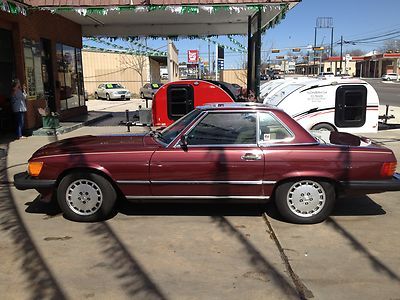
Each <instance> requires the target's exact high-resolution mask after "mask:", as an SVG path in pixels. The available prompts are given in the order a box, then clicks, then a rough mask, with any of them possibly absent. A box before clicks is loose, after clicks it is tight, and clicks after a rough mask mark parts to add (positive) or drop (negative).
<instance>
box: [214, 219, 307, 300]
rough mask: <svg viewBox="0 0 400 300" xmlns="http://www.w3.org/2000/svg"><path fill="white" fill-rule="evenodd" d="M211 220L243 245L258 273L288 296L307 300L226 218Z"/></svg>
mask: <svg viewBox="0 0 400 300" xmlns="http://www.w3.org/2000/svg"><path fill="white" fill-rule="evenodd" d="M211 219H212V221H213V222H214V223H215V224H216V225H217V226H218V227H219V228H220V229H221V230H222V231H223V232H225V233H227V234H228V235H229V236H233V237H234V238H236V239H237V240H238V241H239V242H240V243H241V244H242V245H243V247H244V248H245V249H246V254H247V258H248V260H249V262H250V263H251V265H253V266H254V268H256V269H257V271H258V272H260V273H261V274H265V275H266V277H268V279H271V281H272V282H273V283H274V285H275V286H276V287H278V288H279V289H280V290H281V291H282V292H283V293H284V294H285V295H286V296H290V297H295V298H297V297H299V298H300V299H305V297H304V295H302V294H301V293H300V294H299V292H298V291H296V289H295V288H294V287H293V286H292V285H291V284H290V282H289V281H288V279H287V278H285V277H284V276H283V275H282V274H281V273H280V272H279V271H278V270H277V269H276V268H275V267H274V265H273V264H272V263H271V262H269V261H268V260H267V259H266V258H265V257H264V256H263V255H262V254H261V253H260V252H259V251H258V250H257V248H256V247H255V246H254V245H253V244H252V243H251V242H250V241H249V240H248V239H247V238H246V237H245V235H244V234H243V233H241V232H240V231H238V230H237V229H236V228H235V226H233V225H232V224H231V223H230V222H229V221H228V220H227V219H226V218H224V217H222V216H212V217H211ZM275 263H276V262H275Z"/></svg>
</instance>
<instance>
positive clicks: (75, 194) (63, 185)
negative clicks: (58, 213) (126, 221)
mask: <svg viewBox="0 0 400 300" xmlns="http://www.w3.org/2000/svg"><path fill="white" fill-rule="evenodd" d="M74 183H75V184H76V185H73V184H74ZM81 184H82V186H80V185H81ZM85 187H86V189H85ZM85 191H87V192H85ZM67 193H69V198H68V197H67ZM99 193H100V194H99ZM80 197H82V199H81V198H80ZM67 198H68V199H67ZM100 199H101V200H100ZM116 200H117V193H116V191H115V189H114V187H113V186H112V185H111V183H110V182H109V181H108V180H107V179H106V178H104V177H103V176H100V175H98V174H95V173H91V172H86V171H81V172H74V173H70V174H67V175H66V176H65V177H64V178H62V180H61V181H60V184H59V186H58V189H57V201H58V204H59V205H60V208H61V209H62V211H63V212H64V216H65V218H67V219H69V220H72V221H77V222H94V221H102V220H105V219H107V217H109V216H110V215H111V212H112V211H113V208H114V205H115V202H116ZM85 201H86V202H85ZM82 203H83V204H82ZM86 203H88V205H87V206H84V205H85V204H86ZM83 208H85V209H88V210H86V211H85V210H84V209H83ZM79 210H80V211H79ZM78 211H79V212H78Z"/></svg>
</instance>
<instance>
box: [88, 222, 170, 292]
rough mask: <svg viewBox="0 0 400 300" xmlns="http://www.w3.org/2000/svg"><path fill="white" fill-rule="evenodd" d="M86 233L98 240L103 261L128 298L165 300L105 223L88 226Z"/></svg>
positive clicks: (155, 285)
mask: <svg viewBox="0 0 400 300" xmlns="http://www.w3.org/2000/svg"><path fill="white" fill-rule="evenodd" d="M88 231H89V233H90V234H91V235H92V236H94V237H97V238H98V239H99V242H100V243H101V244H102V246H103V248H102V250H101V251H102V253H103V255H104V257H105V259H106V260H108V261H109V265H110V267H111V268H112V269H113V270H114V271H115V273H116V277H117V278H118V279H119V280H120V281H121V287H122V289H123V291H124V292H125V293H127V295H128V296H129V297H132V299H134V298H135V297H143V298H144V299H167V297H166V296H165V295H164V293H163V292H162V291H161V289H160V288H159V287H158V286H157V284H156V283H154V282H153V281H152V279H151V278H150V276H149V275H147V273H146V271H145V270H144V268H143V267H142V266H141V265H140V263H139V262H138V260H137V259H136V258H135V257H134V256H133V255H132V254H131V253H130V252H129V250H128V249H127V248H126V247H125V245H124V244H123V243H122V242H121V241H120V239H119V238H118V237H117V235H116V234H115V233H114V231H113V230H112V228H111V227H110V226H109V225H108V224H107V223H106V222H101V223H93V224H90V225H88Z"/></svg>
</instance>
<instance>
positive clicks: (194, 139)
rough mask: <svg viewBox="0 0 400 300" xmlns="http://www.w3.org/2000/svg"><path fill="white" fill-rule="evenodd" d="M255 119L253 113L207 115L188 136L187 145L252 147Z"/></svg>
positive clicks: (254, 141)
mask: <svg viewBox="0 0 400 300" xmlns="http://www.w3.org/2000/svg"><path fill="white" fill-rule="evenodd" d="M256 127H257V117H256V113H253V112H250V113H249V112H241V113H209V114H207V116H205V117H204V118H203V119H202V120H201V121H200V122H199V123H198V124H197V125H196V127H195V128H194V129H193V130H192V131H190V133H189V135H188V139H187V141H188V145H254V144H256V133H257V129H256Z"/></svg>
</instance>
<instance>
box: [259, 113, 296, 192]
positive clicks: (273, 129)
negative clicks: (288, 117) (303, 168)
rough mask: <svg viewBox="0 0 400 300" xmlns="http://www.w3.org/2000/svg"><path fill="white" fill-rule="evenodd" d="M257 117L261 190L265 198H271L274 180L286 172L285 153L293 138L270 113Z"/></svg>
mask: <svg viewBox="0 0 400 300" xmlns="http://www.w3.org/2000/svg"><path fill="white" fill-rule="evenodd" d="M258 116H259V129H258V130H259V146H260V148H261V150H262V151H263V154H264V161H265V167H264V175H263V190H264V195H265V196H271V195H272V192H273V188H274V185H275V183H276V180H277V179H278V178H281V176H282V172H283V171H285V172H286V171H287V169H288V168H289V167H288V161H287V160H286V159H285V153H286V151H288V150H287V146H288V144H290V143H291V141H293V139H294V138H295V136H294V133H293V132H292V131H290V130H289V129H288V127H286V126H285V124H284V123H283V121H281V120H280V119H279V118H278V117H276V116H275V115H274V114H272V113H271V112H259V113H258ZM285 147H286V148H285ZM289 152H290V151H289Z"/></svg>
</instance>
